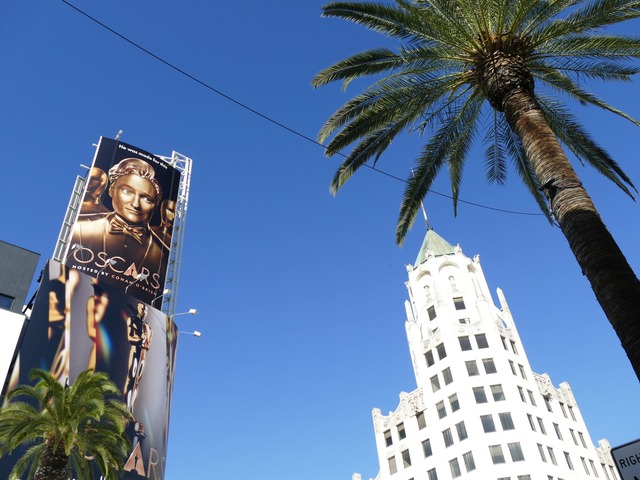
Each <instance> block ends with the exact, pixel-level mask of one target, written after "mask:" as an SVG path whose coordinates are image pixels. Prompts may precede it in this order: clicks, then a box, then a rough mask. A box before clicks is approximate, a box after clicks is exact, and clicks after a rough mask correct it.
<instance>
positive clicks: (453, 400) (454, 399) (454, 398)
mask: <svg viewBox="0 0 640 480" xmlns="http://www.w3.org/2000/svg"><path fill="white" fill-rule="evenodd" d="M449 405H451V412H456V411H458V410H460V402H459V401H458V394H457V393H454V394H453V395H451V396H450V397H449Z"/></svg>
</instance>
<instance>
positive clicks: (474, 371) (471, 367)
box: [464, 360, 480, 377]
mask: <svg viewBox="0 0 640 480" xmlns="http://www.w3.org/2000/svg"><path fill="white" fill-rule="evenodd" d="M464 364H465V365H466V366H467V373H468V374H469V376H470V377H475V376H476V375H480V370H478V365H477V364H476V361H475V360H469V361H467V362H464Z"/></svg>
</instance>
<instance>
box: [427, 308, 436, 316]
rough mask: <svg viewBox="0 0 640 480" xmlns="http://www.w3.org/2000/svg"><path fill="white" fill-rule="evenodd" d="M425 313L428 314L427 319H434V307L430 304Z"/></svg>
mask: <svg viewBox="0 0 640 480" xmlns="http://www.w3.org/2000/svg"><path fill="white" fill-rule="evenodd" d="M427 314H428V315H429V320H435V318H436V307H434V306H433V305H431V306H430V307H429V308H427Z"/></svg>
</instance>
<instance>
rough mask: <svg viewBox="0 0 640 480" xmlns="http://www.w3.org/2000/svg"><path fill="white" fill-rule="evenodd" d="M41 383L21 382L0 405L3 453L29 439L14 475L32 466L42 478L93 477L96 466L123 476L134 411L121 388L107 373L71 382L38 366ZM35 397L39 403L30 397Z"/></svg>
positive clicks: (34, 473) (83, 375)
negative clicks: (127, 433) (67, 383)
mask: <svg viewBox="0 0 640 480" xmlns="http://www.w3.org/2000/svg"><path fill="white" fill-rule="evenodd" d="M29 376H30V378H31V379H32V380H36V379H37V380H38V381H37V383H36V384H35V386H30V385H19V386H18V387H16V388H15V389H14V390H12V391H11V392H10V393H9V394H8V395H7V400H9V401H10V403H8V404H7V405H6V406H5V407H4V408H2V409H1V410H0V455H3V454H6V453H11V452H12V451H13V450H15V449H16V448H17V447H19V446H21V445H22V446H25V445H28V446H29V448H28V450H27V451H26V453H25V454H24V455H23V456H22V457H21V458H20V459H19V460H18V461H17V462H16V464H15V466H14V468H13V470H12V471H11V475H10V477H9V478H10V480H12V479H16V478H19V477H20V476H22V475H23V474H24V473H25V472H28V473H27V475H28V478H35V479H36V480H45V479H46V480H67V479H69V478H76V479H78V480H85V479H87V480H88V479H93V478H94V476H93V468H94V466H96V467H97V468H98V469H99V470H100V472H101V474H102V475H103V476H104V478H105V479H117V478H119V475H118V472H120V471H121V470H122V466H123V464H124V460H125V458H126V455H127V453H128V449H129V440H128V439H127V438H126V436H124V435H123V432H124V429H125V427H126V424H127V422H128V420H129V419H130V414H129V412H128V411H127V408H126V406H125V405H124V404H123V403H122V402H121V401H119V400H118V398H119V395H120V390H119V389H118V388H117V387H116V386H115V384H114V383H113V382H111V381H110V380H109V377H108V376H107V374H106V373H94V372H93V371H91V370H86V371H84V372H82V373H81V374H80V375H78V378H77V379H76V381H75V382H74V383H73V385H71V386H63V385H61V384H60V383H58V381H57V380H56V379H55V378H54V377H53V376H52V375H51V374H50V373H49V372H47V371H45V370H40V369H33V370H32V371H31V372H30V373H29ZM16 397H26V400H27V401H35V402H37V404H38V408H35V407H34V406H32V405H31V403H27V402H26V401H15V400H14V399H15V398H16Z"/></svg>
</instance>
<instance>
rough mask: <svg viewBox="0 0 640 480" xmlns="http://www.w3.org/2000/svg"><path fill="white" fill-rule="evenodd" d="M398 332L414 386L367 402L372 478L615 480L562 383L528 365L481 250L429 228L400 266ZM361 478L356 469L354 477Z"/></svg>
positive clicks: (605, 453) (604, 449) (603, 444)
mask: <svg viewBox="0 0 640 480" xmlns="http://www.w3.org/2000/svg"><path fill="white" fill-rule="evenodd" d="M407 271H408V274H409V281H408V282H407V283H406V285H407V289H408V291H409V299H410V300H409V301H406V302H405V308H406V312H407V322H406V331H407V338H408V342H409V350H410V352H411V359H412V363H413V370H414V373H415V377H416V384H417V386H418V388H417V389H416V390H414V391H413V392H411V393H405V392H403V393H401V394H400V404H399V405H398V408H397V409H396V410H395V411H394V412H390V413H389V415H387V416H385V415H382V413H381V412H380V410H379V409H374V410H373V423H374V428H375V435H376V445H377V450H378V458H379V462H380V472H379V474H378V476H377V477H376V478H377V480H448V479H451V478H464V479H482V480H507V479H510V480H571V479H588V478H593V479H596V478H599V479H603V480H619V476H618V474H617V472H616V471H615V467H614V466H613V465H614V464H613V460H612V458H611V454H610V450H611V447H610V445H609V443H608V442H607V441H606V440H601V441H600V442H599V447H597V448H596V447H594V446H593V443H592V441H591V438H590V436H589V433H588V431H587V427H586V425H585V423H584V420H583V419H582V415H581V414H580V409H579V408H578V405H577V403H576V400H575V398H574V396H573V393H572V392H571V388H570V387H569V384H567V383H562V384H560V387H559V388H556V387H554V386H553V385H552V383H551V379H550V378H549V376H548V375H546V374H542V375H540V374H537V373H534V372H533V371H532V370H531V367H530V365H529V361H528V360H527V355H526V353H525V349H524V346H523V345H522V342H521V341H520V337H519V336H518V331H517V329H516V326H515V323H514V321H513V318H512V316H511V313H510V311H509V306H508V305H507V302H506V299H505V297H504V294H503V293H502V291H501V290H500V289H498V290H497V293H498V298H499V301H500V308H498V307H496V306H495V305H494V303H493V301H492V299H491V294H490V291H489V287H488V286H487V282H486V280H485V277H484V274H483V272H482V267H481V266H480V262H479V258H478V257H477V256H476V257H474V258H473V259H470V258H468V257H466V256H465V255H464V254H463V253H462V250H461V249H460V247H459V246H458V247H453V246H451V245H450V244H449V243H448V242H447V241H446V240H444V239H443V238H442V237H440V236H439V235H438V234H436V233H435V232H434V231H433V230H429V231H428V232H427V235H426V237H425V240H424V242H423V244H422V248H421V249H420V253H419V255H418V258H417V260H416V263H415V265H414V266H410V265H408V266H407ZM359 478H360V476H359V475H358V474H355V475H354V480H358V479H359Z"/></svg>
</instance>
